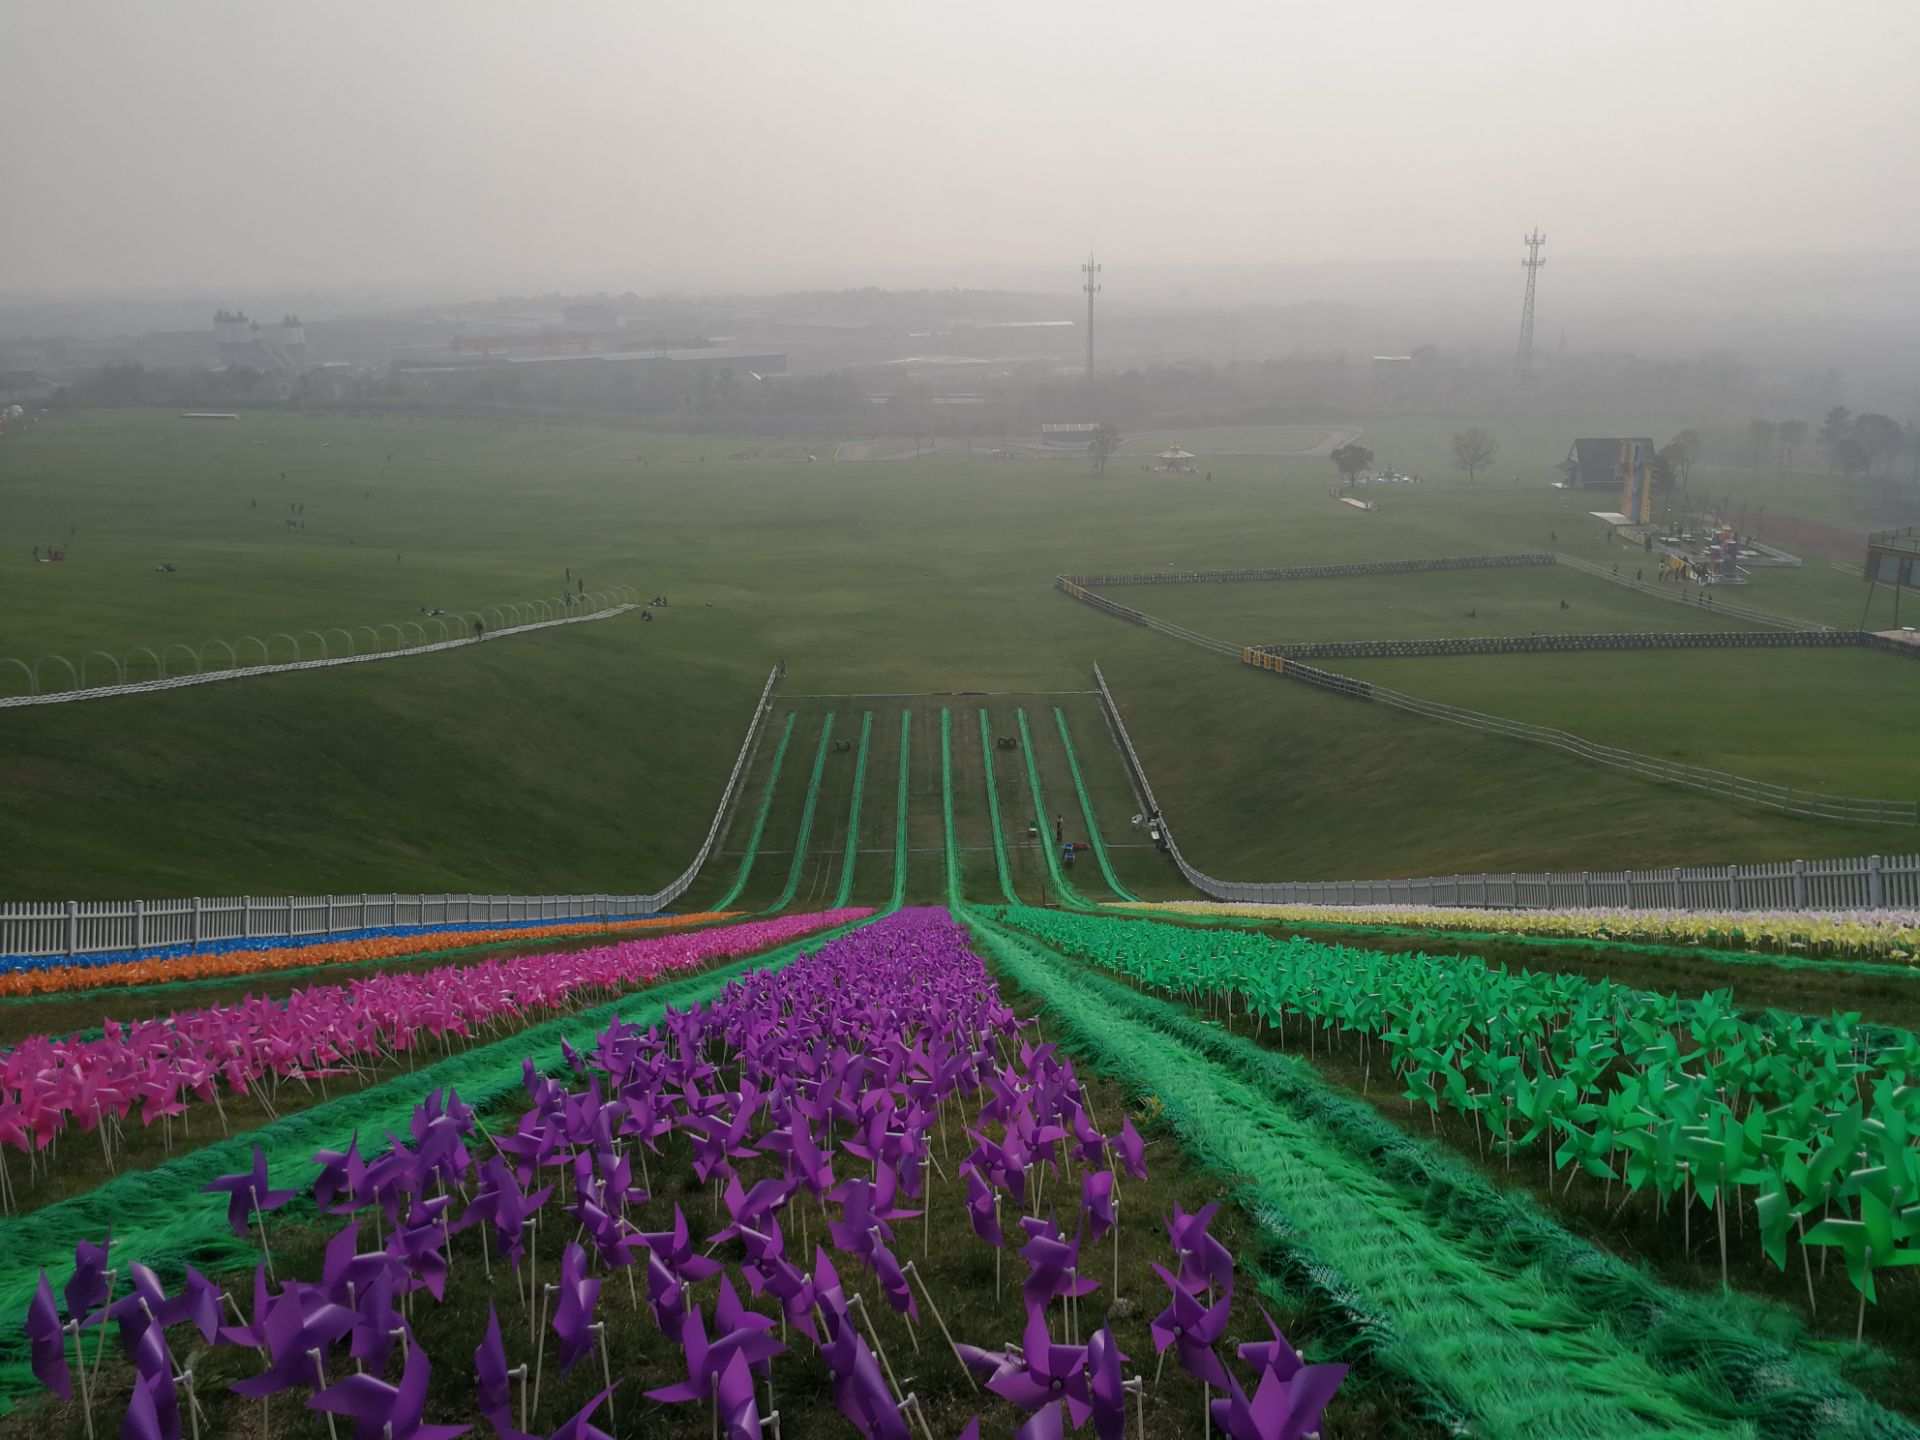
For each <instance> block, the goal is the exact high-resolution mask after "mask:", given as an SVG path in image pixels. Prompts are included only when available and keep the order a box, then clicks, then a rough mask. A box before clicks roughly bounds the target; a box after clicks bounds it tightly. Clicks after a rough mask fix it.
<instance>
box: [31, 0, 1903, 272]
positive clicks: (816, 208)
mask: <svg viewBox="0 0 1920 1440" xmlns="http://www.w3.org/2000/svg"><path fill="white" fill-rule="evenodd" d="M1917 60H1920V3H1916V0H1884V3H1867V0H1831V3H1826V4H1821V5H1810V4H1808V3H1806V0H1728V3H1721V0H1603V3H1589V4H1580V5H1573V4H1569V3H1565V0H1452V3H1436V0H1338V3H1336V0H1315V3H1295V0H1255V3H1238V0H1235V3H1220V0H1188V3H1184V4H1176V3H1173V0H1158V3H1129V0H1108V3H1083V0H1009V3H1000V0H985V3H980V0H975V3H967V4H944V5H935V4H931V3H915V0H890V3H867V4H853V3H831V0H763V3H757V4H748V3H734V0H686V3H644V0H555V3H533V0H518V3H493V0H378V3H375V0H365V3H361V0H328V3H317V0H231V3H228V0H154V3H143V0H0V136H4V144H0V291H3V292H11V293H13V294H16V295H19V294H22V293H28V294H31V293H34V292H55V291H70V290H88V291H93V290H104V289H113V290H127V289H144V288H155V287H160V288H192V289H195V290H201V289H214V290H217V289H219V288H221V287H232V288H233V289H235V290H242V289H258V288H260V287H266V286H274V285H287V286H298V287H300V288H301V289H303V290H310V289H314V288H318V287H326V286H351V287H355V288H361V289H364V288H366V287H370V286H372V287H382V288H389V287H390V288H393V289H395V290H401V289H406V288H411V287H416V286H424V287H431V289H433V290H434V291H435V292H438V293H456V292H472V293H482V294H486V293H493V292H495V291H527V290H546V289H552V288H600V287H606V288H611V289H628V288H632V289H635V290H639V291H643V292H646V291H655V290H662V289H674V288H685V287H725V288H751V289H765V288H771V287H777V286H785V285H789V284H799V285H814V284H825V285H858V284H865V283H880V284H886V283H893V282H903V281H911V282H915V283H963V284H964V283H980V282H984V281H991V280H993V279H995V278H997V277H1000V276H1004V275H1006V274H1009V273H1014V272H1021V273H1024V272H1027V271H1029V270H1030V269H1031V268H1032V267H1034V266H1036V265H1045V264H1058V263H1059V261H1060V259H1061V257H1062V256H1063V254H1064V255H1066V256H1068V257H1069V259H1070V258H1071V256H1072V255H1073V253H1074V252H1077V251H1080V250H1083V249H1084V247H1085V246H1086V244H1087V243H1088V241H1089V240H1090V239H1097V240H1098V242H1099V244H1100V248H1101V250H1102V252H1103V258H1106V259H1108V260H1110V261H1111V262H1113V263H1114V264H1115V265H1116V266H1123V265H1128V264H1131V265H1135V266H1139V267H1142V268H1146V267H1166V266H1170V265H1178V264H1184V263H1189V262H1192V263H1196V264H1249V263H1259V264H1265V263H1274V262H1280V263H1286V262H1293V261H1307V262H1318V261H1324V260H1329V259H1336V258H1338V259H1346V260H1352V259H1359V260H1368V259H1413V258H1424V257H1431V258H1439V259H1459V258H1466V257H1477V256H1488V255H1491V256H1498V257H1503V258H1507V259H1512V260H1515V261H1517V259H1518V255H1519V244H1518V241H1519V237H1520V235H1521V233H1522V231H1524V230H1525V229H1526V228H1527V227H1529V226H1531V225H1533V224H1535V223H1538V224H1540V225H1543V226H1544V227H1545V228H1546V229H1547V231H1548V234H1549V236H1550V237H1551V239H1550V244H1549V253H1550V254H1551V255H1553V256H1554V257H1555V258H1562V257H1578V256H1580V255H1587V256H1594V257H1598V256H1611V257H1638V256H1671V255H1697V254H1701V253H1705V252H1710V251H1722V250H1724V251H1731V252H1737V253H1740V254H1745V255H1766V254H1783V253H1792V252H1800V251H1814V252H1823V253H1828V254H1834V253H1851V252H1874V253H1877V254H1880V255H1889V254H1891V255H1899V254H1902V253H1907V254H1913V253H1916V251H1920V65H1916V61H1917Z"/></svg>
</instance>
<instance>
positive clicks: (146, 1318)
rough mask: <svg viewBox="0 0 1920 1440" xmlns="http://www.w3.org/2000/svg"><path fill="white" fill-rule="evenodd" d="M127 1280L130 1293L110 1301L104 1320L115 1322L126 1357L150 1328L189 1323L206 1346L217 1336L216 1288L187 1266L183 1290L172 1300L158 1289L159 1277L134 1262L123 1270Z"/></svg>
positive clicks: (218, 1327) (217, 1300)
mask: <svg viewBox="0 0 1920 1440" xmlns="http://www.w3.org/2000/svg"><path fill="white" fill-rule="evenodd" d="M127 1278H128V1280H129V1281H130V1282H131V1284H132V1288H131V1291H130V1293H129V1294H127V1295H126V1296H125V1297H124V1298H122V1299H119V1300H116V1301H114V1303H113V1305H112V1306H111V1307H110V1308H109V1309H108V1311H107V1317H108V1318H109V1319H112V1320H115V1321H117V1322H119V1325H120V1340H121V1343H122V1344H123V1345H125V1346H126V1347H127V1350H128V1352H129V1353H132V1351H133V1348H134V1342H135V1341H137V1340H138V1339H139V1338H140V1334H141V1332H142V1331H144V1330H145V1329H146V1328H147V1326H148V1325H150V1324H152V1325H158V1326H160V1327H161V1328H162V1329H165V1328H166V1327H168V1326H170V1325H178V1324H181V1323H182V1322H186V1321H191V1322H192V1324H193V1326H194V1328H195V1329H197V1330H198V1331H199V1332H200V1335H201V1338H202V1339H204V1340H206V1341H208V1342H209V1343H211V1342H212V1341H213V1339H214V1338H215V1337H216V1336H217V1335H218V1334H219V1333H220V1287H219V1286H217V1285H215V1284H214V1283H213V1282H212V1281H211V1280H209V1279H207V1277H206V1276H204V1275H202V1274H201V1273H200V1272H199V1271H198V1270H195V1269H194V1268H193V1267H192V1266H191V1265H189V1266H188V1267H187V1283H186V1286H185V1287H184V1288H183V1289H182V1290H181V1292H180V1293H179V1294H178V1295H177V1296H174V1297H172V1298H169V1297H168V1295H167V1292H166V1290H165V1289H163V1288H162V1287H161V1284H160V1277H159V1276H157V1275H155V1274H154V1273H153V1271H152V1270H150V1269H148V1268H147V1267H146V1266H145V1265H142V1264H140V1263H139V1262H138V1261H135V1262H134V1263H133V1264H132V1265H130V1266H128V1267H127Z"/></svg>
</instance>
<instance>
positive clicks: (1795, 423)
mask: <svg viewBox="0 0 1920 1440" xmlns="http://www.w3.org/2000/svg"><path fill="white" fill-rule="evenodd" d="M1777 433H1778V434H1779V437H1780V464H1781V466H1782V468H1784V469H1787V470H1791V469H1792V468H1793V452H1794V451H1796V450H1798V449H1799V448H1800V447H1801V446H1802V445H1804V444H1806V443H1807V422H1806V421H1804V420H1782V421H1781V422H1780V428H1779V431H1778V432H1777Z"/></svg>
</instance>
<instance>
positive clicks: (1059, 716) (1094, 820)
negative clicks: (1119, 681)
mask: <svg viewBox="0 0 1920 1440" xmlns="http://www.w3.org/2000/svg"><path fill="white" fill-rule="evenodd" d="M1053 719H1054V723H1055V724H1056V725H1058V726H1059V727H1060V743H1061V744H1062V745H1064V746H1065V747H1066V750H1067V769H1068V770H1070V771H1072V772H1073V788H1074V790H1075V791H1076V792H1077V793H1078V794H1079V796H1080V813H1081V814H1082V815H1084V816H1085V817H1086V820H1087V839H1088V841H1089V842H1090V843H1091V844H1092V846H1093V858H1094V859H1095V860H1098V861H1099V862H1100V873H1101V875H1102V876H1104V877H1105V878H1106V882H1107V888H1108V889H1109V890H1111V891H1113V893H1114V894H1116V895H1118V896H1119V897H1120V898H1121V899H1122V900H1131V901H1135V902H1136V903H1137V902H1138V900H1139V898H1140V897H1139V896H1137V895H1135V894H1134V893H1133V892H1132V891H1131V890H1129V889H1127V887H1126V886H1124V885H1122V884H1121V883H1120V877H1119V876H1117V875H1115V874H1114V873H1113V864H1112V862H1111V861H1109V860H1108V859H1107V842H1106V841H1104V840H1102V839H1101V838H1100V821H1099V819H1098V817H1096V816H1095V815H1094V813H1093V797H1092V796H1091V795H1089V794H1087V782H1086V781H1085V780H1083V779H1082V778H1081V777H1080V757H1079V756H1078V755H1076V754H1074V753H1073V735H1072V733H1071V732H1070V731H1069V730H1068V729H1067V712H1066V711H1064V710H1062V709H1061V708H1060V707H1059V706H1058V705H1056V706H1054V707H1053Z"/></svg>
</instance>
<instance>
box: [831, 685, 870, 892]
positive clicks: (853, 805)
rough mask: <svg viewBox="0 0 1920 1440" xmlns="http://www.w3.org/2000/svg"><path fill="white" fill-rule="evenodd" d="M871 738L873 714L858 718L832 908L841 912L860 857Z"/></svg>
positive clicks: (868, 713) (851, 885) (867, 712)
mask: <svg viewBox="0 0 1920 1440" xmlns="http://www.w3.org/2000/svg"><path fill="white" fill-rule="evenodd" d="M872 738H873V712H872V711H871V710H868V711H865V712H863V713H862V714H861V716H860V753H859V754H858V755H856V756H855V757H854V760H853V798H852V799H851V800H849V801H848V802H847V853H846V856H845V858H844V859H842V860H841V862H840V889H839V892H838V893H837V894H836V895H835V896H834V897H833V908H834V909H835V910H843V909H845V908H846V904H847V899H848V897H849V896H851V895H852V894H853V864H854V861H855V860H857V859H858V858H859V856H860V793H861V791H862V790H863V789H865V787H866V783H867V742H868V741H869V740H871V739H872Z"/></svg>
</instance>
